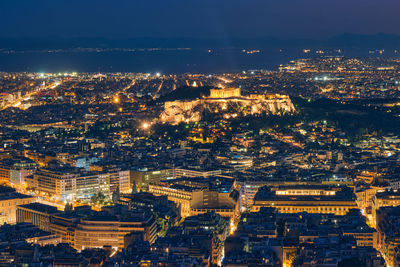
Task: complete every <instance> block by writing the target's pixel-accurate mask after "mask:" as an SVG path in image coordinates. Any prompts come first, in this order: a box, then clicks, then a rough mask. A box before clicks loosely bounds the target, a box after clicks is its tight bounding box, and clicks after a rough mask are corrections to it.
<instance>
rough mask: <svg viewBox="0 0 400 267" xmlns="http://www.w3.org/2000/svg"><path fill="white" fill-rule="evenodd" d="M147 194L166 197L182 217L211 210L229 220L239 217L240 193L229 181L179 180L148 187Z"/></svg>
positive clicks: (220, 178)
mask: <svg viewBox="0 0 400 267" xmlns="http://www.w3.org/2000/svg"><path fill="white" fill-rule="evenodd" d="M149 192H150V193H152V194H154V195H165V196H168V200H171V201H173V202H175V203H176V204H177V205H178V206H179V207H180V212H181V217H183V218H185V217H188V216H194V215H199V214H203V213H207V212H212V211H213V212H215V213H217V214H219V215H221V216H223V217H229V218H231V219H232V220H234V219H235V218H237V217H238V216H239V193H238V192H237V191H236V190H235V183H234V181H233V180H232V179H229V178H222V177H210V178H203V177H201V178H178V179H174V180H167V181H162V182H159V183H157V184H150V185H149Z"/></svg>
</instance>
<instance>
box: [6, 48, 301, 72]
mask: <svg viewBox="0 0 400 267" xmlns="http://www.w3.org/2000/svg"><path fill="white" fill-rule="evenodd" d="M299 57H301V54H300V53H298V55H294V54H293V53H282V52H280V51H268V52H263V51H261V52H260V53H256V54H246V53H244V52H242V51H241V50H239V49H227V50H219V51H210V52H209V51H208V50H206V49H204V50H203V49H197V50H172V51H166V50H161V51H134V52H130V51H111V52H17V53H15V52H14V53H5V52H3V53H1V52H0V71H5V72H19V71H29V72H30V71H32V72H64V71H77V72H161V73H163V74H169V73H185V72H191V73H216V72H235V71H242V70H249V69H268V70H274V69H277V67H278V66H279V64H284V63H287V62H288V61H290V60H292V59H295V58H299Z"/></svg>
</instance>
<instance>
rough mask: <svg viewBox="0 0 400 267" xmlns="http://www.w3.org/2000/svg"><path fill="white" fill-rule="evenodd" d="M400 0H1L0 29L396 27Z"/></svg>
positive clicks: (260, 31) (320, 33)
mask: <svg viewBox="0 0 400 267" xmlns="http://www.w3.org/2000/svg"><path fill="white" fill-rule="evenodd" d="M399 10H400V0H68V1H67V0H36V1H33V0H1V3H0V25H1V27H0V37H47V36H59V37H105V38H116V39H124V38H134V37H200V38H226V37H229V38H233V37H250V38H254V37H264V36H274V37H280V38H326V37H330V36H333V35H337V34H343V33H357V34H376V33H389V34H400V27H399V26H400V16H399V15H398V12H399Z"/></svg>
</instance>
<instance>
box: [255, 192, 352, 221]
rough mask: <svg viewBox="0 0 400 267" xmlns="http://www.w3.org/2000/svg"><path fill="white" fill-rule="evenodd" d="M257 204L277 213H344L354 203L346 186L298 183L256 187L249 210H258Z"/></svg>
mask: <svg viewBox="0 0 400 267" xmlns="http://www.w3.org/2000/svg"><path fill="white" fill-rule="evenodd" d="M261 207H274V208H276V209H277V210H278V212H280V213H298V212H308V213H333V214H335V215H345V214H347V212H348V211H349V210H351V209H355V208H357V204H356V198H355V195H354V193H353V191H352V190H351V189H350V188H348V187H331V186H308V185H301V186H278V187H262V188H260V190H259V191H258V192H257V194H256V196H255V198H254V205H253V207H252V211H259V210H260V208H261Z"/></svg>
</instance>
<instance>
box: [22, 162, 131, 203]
mask: <svg viewBox="0 0 400 267" xmlns="http://www.w3.org/2000/svg"><path fill="white" fill-rule="evenodd" d="M26 183H27V186H28V187H29V188H31V189H33V190H37V191H40V192H42V193H46V194H48V195H49V196H50V197H55V198H56V199H58V200H62V201H73V200H75V199H81V198H89V197H90V196H92V195H93V194H96V193H98V192H102V193H103V194H104V195H110V194H112V192H113V191H115V190H116V189H117V188H119V190H120V191H121V192H129V190H130V188H131V185H130V178H129V171H121V170H116V171H111V172H86V171H83V170H82V169H77V168H72V167H69V166H68V167H60V168H41V169H38V170H37V171H36V172H35V174H33V175H32V176H31V177H29V178H27V179H26Z"/></svg>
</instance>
